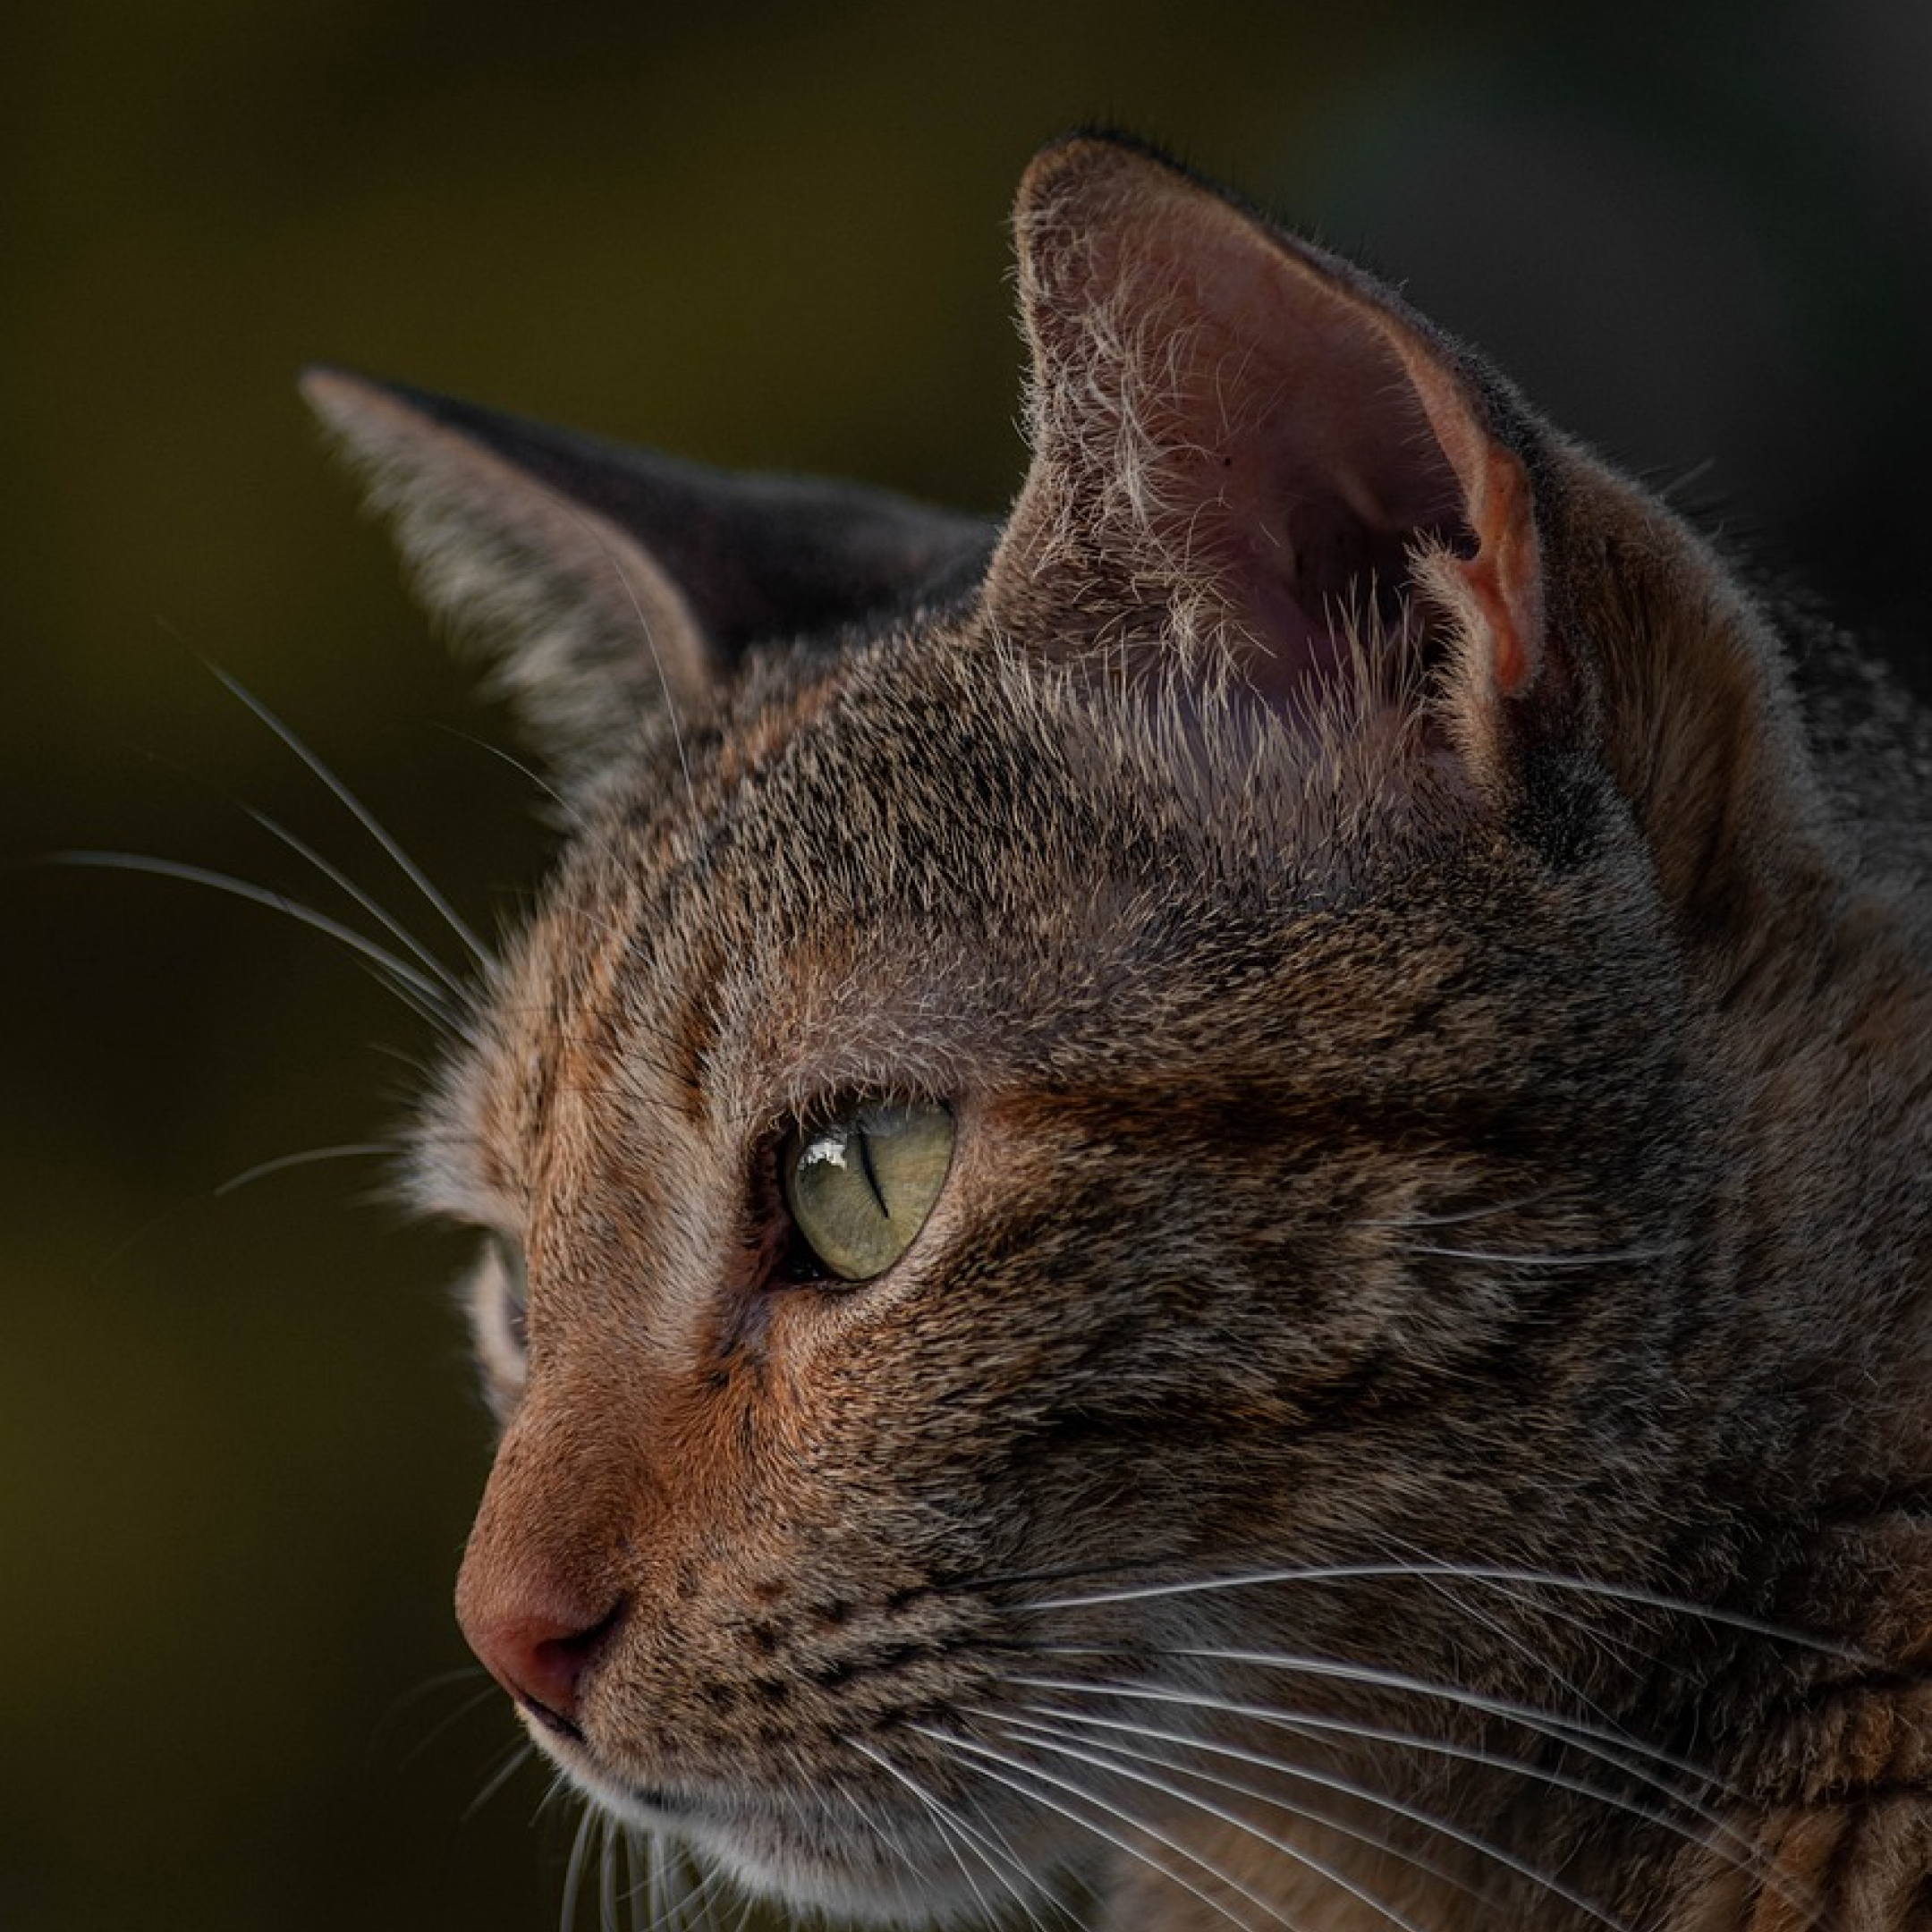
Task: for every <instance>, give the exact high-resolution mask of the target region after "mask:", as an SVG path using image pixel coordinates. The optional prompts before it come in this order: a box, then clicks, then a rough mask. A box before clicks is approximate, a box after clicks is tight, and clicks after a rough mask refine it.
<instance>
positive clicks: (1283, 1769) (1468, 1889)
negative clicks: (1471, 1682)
mask: <svg viewBox="0 0 1932 1932" xmlns="http://www.w3.org/2000/svg"><path fill="white" fill-rule="evenodd" d="M1021 1708H1022V1709H1024V1710H1029V1711H1034V1712H1038V1714H1039V1715H1040V1716H1043V1717H1055V1718H1059V1719H1061V1720H1063V1721H1064V1722H1066V1723H1069V1724H1079V1725H1080V1726H1081V1727H1082V1728H1083V1729H1096V1730H1104V1731H1117V1732H1122V1733H1125V1734H1126V1735H1127V1736H1129V1737H1132V1738H1148V1739H1152V1740H1154V1741H1157V1742H1160V1743H1170V1744H1174V1745H1178V1746H1181V1747H1182V1748H1184V1749H1186V1750H1191V1751H1199V1752H1203V1753H1206V1754H1208V1755H1210V1756H1213V1757H1216V1758H1232V1759H1233V1760H1234V1761H1235V1762H1237V1763H1240V1764H1247V1765H1252V1766H1254V1767H1256V1768H1257V1769H1259V1770H1264V1771H1272V1772H1275V1774H1277V1775H1285V1776H1287V1777H1290V1778H1292V1779H1294V1780H1295V1781H1296V1782H1297V1783H1299V1784H1313V1785H1316V1786H1318V1787H1319V1788H1320V1789H1323V1790H1326V1791H1333V1792H1335V1793H1337V1795H1339V1796H1342V1797H1344V1798H1352V1799H1355V1800H1357V1801H1360V1802H1362V1803H1365V1804H1369V1805H1372V1806H1374V1807H1376V1808H1377V1809H1380V1810H1384V1811H1387V1812H1390V1813H1392V1814H1393V1815H1394V1817H1396V1818H1406V1819H1407V1820H1408V1821H1409V1822H1410V1823H1411V1824H1413V1825H1419V1826H1421V1827H1422V1828H1423V1829H1424V1830H1425V1831H1428V1832H1431V1833H1434V1834H1436V1835H1439V1836H1441V1837H1445V1838H1447V1839H1449V1840H1451V1841H1452V1842H1453V1843H1457V1844H1460V1845H1462V1847H1463V1848H1464V1849H1465V1850H1467V1851H1470V1852H1475V1853H1476V1854H1477V1855H1478V1856H1479V1858H1482V1859H1484V1860H1487V1861H1488V1862H1490V1863H1493V1864H1496V1865H1499V1866H1501V1867H1502V1868H1504V1869H1505V1870H1507V1871H1511V1872H1513V1873H1514V1874H1516V1876H1517V1877H1521V1878H1525V1879H1528V1880H1529V1881H1530V1883H1531V1884H1532V1885H1538V1886H1539V1887H1541V1888H1542V1889H1544V1890H1546V1891H1547V1892H1549V1893H1550V1894H1552V1895H1553V1896H1555V1897H1556V1898H1559V1899H1562V1900H1563V1902H1564V1903H1566V1904H1570V1905H1574V1906H1575V1907H1577V1909H1578V1910H1579V1911H1584V1912H1587V1913H1588V1914H1589V1916H1590V1917H1591V1918H1593V1919H1597V1921H1598V1923H1600V1924H1602V1925H1604V1926H1606V1927H1609V1928H1612V1932H1629V1928H1626V1927H1625V1926H1624V1925H1623V1921H1622V1920H1621V1919H1615V1918H1613V1917H1612V1916H1611V1915H1610V1914H1608V1913H1607V1912H1606V1911H1604V1910H1603V1908H1602V1907H1601V1906H1599V1905H1597V1904H1596V1903H1594V1902H1592V1901H1590V1900H1589V1899H1587V1898H1585V1897H1584V1896H1583V1895H1582V1894H1580V1893H1578V1892H1573V1891H1572V1890H1571V1889H1570V1887H1569V1886H1567V1885H1564V1884H1563V1881H1562V1880H1561V1879H1559V1878H1556V1877H1553V1876H1552V1875H1551V1874H1549V1873H1547V1872H1545V1871H1541V1870H1539V1869H1538V1868H1537V1867H1535V1866H1533V1865H1531V1864H1530V1863H1529V1862H1528V1861H1527V1860H1523V1859H1520V1858H1518V1857H1517V1856H1516V1855H1515V1854H1514V1853H1513V1852H1509V1851H1507V1850H1505V1849H1504V1847H1503V1846H1501V1845H1497V1844H1494V1843H1491V1842H1490V1841H1489V1840H1487V1839H1486V1838H1484V1837H1482V1836H1480V1835H1479V1834H1477V1833H1475V1832H1470V1831H1465V1830H1464V1829H1463V1828H1462V1826H1458V1825H1454V1824H1452V1823H1451V1822H1449V1821H1448V1820H1447V1819H1445V1818H1435V1817H1432V1816H1431V1815H1430V1814H1429V1813H1428V1812H1426V1811H1423V1810H1421V1809H1419V1808H1418V1807H1416V1806H1414V1805H1411V1804H1407V1803H1404V1802H1403V1801H1402V1800H1401V1799H1398V1798H1394V1797H1392V1796H1391V1795H1390V1794H1389V1793H1387V1792H1378V1791H1377V1790H1376V1789H1375V1788H1374V1787H1373V1786H1372V1785H1368V1784H1362V1783H1360V1781H1359V1780H1358V1779H1355V1778H1349V1777H1343V1776H1342V1775H1339V1774H1338V1773H1335V1772H1332V1771H1318V1770H1316V1769H1314V1768H1313V1767H1309V1766H1305V1765H1294V1764H1283V1763H1282V1762H1280V1761H1279V1760H1278V1759H1276V1758H1268V1757H1266V1756H1264V1755H1263V1754H1262V1753H1261V1752H1259V1751H1252V1750H1245V1749H1243V1748H1242V1747H1241V1746H1240V1745H1238V1744H1227V1743H1223V1742H1220V1741H1217V1740H1216V1739H1213V1738H1210V1737H1207V1736H1204V1735H1200V1734H1199V1733H1192V1732H1186V1731H1169V1730H1166V1729H1165V1728H1164V1727H1162V1726H1160V1725H1158V1724H1145V1723H1131V1724H1130V1723H1128V1722H1127V1721H1126V1720H1124V1719H1123V1718H1117V1717H1089V1716H1084V1715H1083V1714H1081V1713H1080V1712H1076V1711H1070V1710H1066V1709H1064V1708H1063V1707H1059V1706H1057V1705H1047V1704H1026V1705H1023V1706H1021ZM985 1715H989V1716H990V1715H996V1714H993V1713H987V1714H985ZM1113 1748H1114V1749H1120V1750H1124V1749H1125V1747H1124V1746H1116V1747H1113ZM1148 1761H1149V1762H1154V1763H1161V1762H1165V1761H1166V1760H1164V1759H1160V1758H1149V1759H1148ZM1177 1768H1185V1769H1186V1770H1187V1771H1188V1773H1189V1775H1191V1776H1195V1777H1201V1778H1206V1779H1208V1781H1209V1782H1210V1783H1213V1784H1221V1785H1224V1786H1225V1787H1226V1788H1227V1789H1230V1790H1232V1791H1234V1792H1239V1793H1241V1795H1243V1796H1245V1797H1250V1798H1256V1799H1259V1800H1260V1801H1262V1802H1263V1803H1266V1804H1275V1805H1279V1806H1281V1807H1282V1808H1283V1809H1287V1810H1291V1811H1293V1812H1294V1813H1295V1814H1296V1815H1297V1816H1299V1817H1304V1818H1314V1819H1316V1820H1317V1821H1318V1822H1319V1823H1323V1824H1327V1825H1329V1826H1332V1827H1333V1828H1335V1829H1345V1830H1347V1831H1349V1832H1350V1833H1351V1834H1352V1835H1353V1836H1356V1837H1359V1838H1361V1839H1362V1840H1363V1842H1364V1843H1369V1844H1372V1845H1374V1846H1375V1847H1376V1848H1377V1850H1380V1851H1385V1852H1393V1853H1395V1854H1396V1855H1398V1856H1401V1857H1404V1858H1407V1859H1409V1860H1410V1861H1411V1863H1413V1864H1415V1865H1417V1866H1418V1867H1419V1868H1420V1869H1423V1870H1426V1871H1428V1873H1429V1874H1430V1876H1431V1877H1438V1878H1442V1879H1445V1880H1446V1881H1447V1882H1448V1883H1449V1884H1451V1885H1454V1886H1455V1887H1456V1888H1457V1889H1458V1890H1459V1891H1462V1892H1464V1893H1466V1894H1469V1895H1470V1897H1472V1898H1475V1899H1478V1900H1481V1899H1482V1898H1483V1896H1484V1894H1482V1893H1481V1892H1480V1891H1479V1890H1478V1888H1477V1887H1476V1886H1474V1885H1470V1883H1469V1881H1468V1880H1466V1879H1464V1878H1462V1877H1458V1876H1457V1875H1456V1874H1455V1873H1453V1872H1451V1871H1447V1870H1445V1869H1444V1868H1441V1867H1440V1866H1436V1865H1433V1864H1429V1863H1427V1862H1426V1861H1424V1860H1419V1859H1417V1858H1416V1857H1415V1856H1414V1854H1413V1853H1411V1852H1407V1851H1405V1850H1403V1849H1402V1847H1400V1846H1398V1845H1396V1844H1395V1843H1393V1842H1392V1841H1390V1840H1388V1839H1386V1838H1381V1837H1374V1836H1371V1835H1369V1834H1367V1833H1363V1832H1361V1831H1360V1830H1359V1829H1357V1828H1356V1827H1354V1826H1340V1825H1338V1824H1337V1823H1336V1821H1335V1820H1334V1819H1332V1818H1327V1817H1326V1816H1325V1815H1323V1814H1320V1813H1317V1812H1313V1811H1306V1810H1302V1809H1301V1808H1300V1807H1298V1806H1294V1805H1291V1804H1289V1803H1288V1802H1287V1801H1286V1800H1284V1799H1282V1798H1279V1797H1276V1796H1275V1795H1273V1794H1271V1793H1269V1792H1263V1791H1261V1790H1259V1789H1258V1788H1257V1787H1256V1786H1254V1785H1252V1784H1244V1783H1242V1782H1241V1781H1240V1780H1239V1779H1229V1778H1224V1777H1219V1776H1216V1775H1214V1774H1212V1773H1210V1772H1208V1771H1204V1770H1201V1769H1200V1768H1199V1767H1194V1766H1188V1767H1177Z"/></svg>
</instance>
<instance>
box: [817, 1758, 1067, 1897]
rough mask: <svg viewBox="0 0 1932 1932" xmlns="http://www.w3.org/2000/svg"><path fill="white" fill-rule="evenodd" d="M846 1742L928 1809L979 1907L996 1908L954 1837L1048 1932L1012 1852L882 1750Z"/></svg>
mask: <svg viewBox="0 0 1932 1932" xmlns="http://www.w3.org/2000/svg"><path fill="white" fill-rule="evenodd" d="M846 1742H847V1743H848V1744H850V1745H851V1747H852V1750H855V1751H857V1752H858V1753H859V1755H860V1757H861V1758H868V1759H869V1760H870V1761H871V1762H872V1763H873V1764H875V1765H877V1767H879V1769H880V1770H882V1771H883V1772H885V1775H887V1776H888V1777H891V1778H894V1779H895V1780H896V1781H897V1782H898V1783H899V1784H902V1785H903V1786H904V1787H905V1789H906V1790H907V1791H909V1792H911V1794H912V1796H913V1797H914V1798H915V1799H917V1800H918V1801H919V1803H920V1804H921V1805H923V1806H924V1807H925V1808H926V1810H927V1811H928V1814H929V1815H930V1816H931V1818H932V1820H933V1823H934V1825H935V1826H936V1827H937V1829H938V1831H939V1834H940V1835H941V1837H943V1838H944V1839H945V1842H946V1845H947V1848H948V1850H950V1851H951V1852H952V1853H953V1860H954V1861H955V1862H956V1863H957V1864H958V1866H959V1868H960V1876H961V1877H962V1878H964V1879H965V1881H966V1885H967V1888H968V1889H969V1890H970V1892H971V1893H972V1895H973V1896H974V1897H975V1898H976V1899H978V1900H979V1904H980V1909H981V1910H982V1911H984V1912H985V1913H986V1914H987V1917H988V1918H989V1919H990V1918H991V1917H992V1916H993V1909H992V1907H991V1906H990V1905H989V1904H988V1903H987V1899H986V1896H985V1894H983V1893H982V1892H981V1891H980V1889H979V1885H977V1884H976V1883H975V1882H974V1880H973V1877H972V1874H971V1872H970V1870H969V1869H968V1868H967V1864H966V1860H965V1859H964V1857H963V1856H962V1854H961V1852H960V1851H959V1849H958V1845H957V1844H955V1843H954V1839H955V1837H956V1838H957V1839H958V1840H959V1842H960V1843H964V1844H965V1845H967V1846H968V1847H970V1850H971V1851H972V1852H974V1853H975V1855H976V1856H977V1857H978V1858H979V1861H980V1862H981V1863H982V1864H983V1865H984V1866H985V1867H986V1868H987V1871H988V1872H989V1873H990V1874H991V1875H992V1877H993V1878H994V1880H995V1882H996V1883H997V1884H998V1885H1000V1886H1002V1887H1003V1888H1004V1890H1005V1891H1006V1892H1007V1893H1009V1894H1011V1895H1012V1897H1013V1902H1014V1903H1015V1904H1017V1905H1018V1906H1019V1907H1020V1909H1021V1911H1023V1912H1025V1914H1026V1915H1027V1920H1028V1922H1029V1923H1030V1924H1031V1925H1034V1926H1037V1927H1040V1932H1046V1928H1044V1926H1041V1922H1040V1918H1039V1915H1038V1913H1037V1912H1036V1911H1034V1910H1033V1907H1032V1903H1031V1902H1030V1897H1029V1894H1030V1892H1031V1890H1032V1884H1033V1881H1032V1875H1031V1874H1030V1872H1028V1870H1027V1869H1026V1868H1025V1867H1024V1866H1023V1865H1021V1864H1020V1863H1019V1861H1018V1860H1015V1859H1014V1858H1013V1855H1012V1853H1011V1852H1007V1851H1005V1850H1004V1849H1003V1848H996V1847H993V1846H990V1845H989V1844H988V1843H987V1837H986V1835H985V1834H984V1833H982V1832H979V1831H978V1830H976V1829H975V1828H974V1827H973V1826H971V1825H970V1824H969V1823H968V1822H967V1820H966V1819H964V1818H962V1817H961V1816H960V1815H959V1813H958V1812H957V1811H955V1810H954V1809H953V1807H952V1806H950V1805H949V1804H947V1803H946V1802H945V1800H944V1799H942V1798H941V1797H940V1796H939V1795H938V1793H937V1792H933V1791H928V1789H927V1787H926V1786H925V1784H922V1783H921V1782H920V1781H919V1779H918V1778H916V1777H914V1776H913V1775H912V1774H911V1772H910V1771H907V1770H904V1769H902V1767H900V1766H898V1765H895V1764H894V1762H893V1761H892V1759H891V1758H888V1757H886V1755H885V1753H884V1752H883V1751H880V1750H874V1749H873V1748H872V1746H871V1745H869V1744H868V1743H866V1742H865V1741H864V1740H863V1739H861V1738H848V1739H847V1740H846ZM996 1860H997V1862H996ZM1002 1864H1004V1865H1006V1866H1009V1867H1011V1868H1012V1870H1011V1872H1008V1871H1003V1870H1002V1869H1001V1868H1000V1867H1001V1865H1002ZM1013 1873H1017V1874H1018V1875H1019V1877H1018V1882H1016V1881H1015V1879H1014V1877H1013V1875H1012V1874H1013Z"/></svg>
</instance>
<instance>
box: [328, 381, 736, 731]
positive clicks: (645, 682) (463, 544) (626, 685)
mask: <svg viewBox="0 0 1932 1932" xmlns="http://www.w3.org/2000/svg"><path fill="white" fill-rule="evenodd" d="M301 387H302V394H303V395H304V397H305V398H306V399H307V401H308V402H309V405H310V406H311V407H312V408H313V409H314V410H315V411H316V413H317V414H318V416H320V417H321V419H322V420H323V421H324V423H326V425H327V427H328V428H329V429H330V430H331V431H332V432H333V433H334V435H335V437H336V439H337V440H338V441H339V442H340V443H341V445H343V448H344V450H345V451H346V452H347V453H348V454H349V455H350V456H351V457H352V459H353V460H354V462H356V463H357V465H358V466H359V467H360V469H361V470H363V471H364V473H365V474H366V476H367V477H368V479H369V496H370V499H371V501H372V502H373V503H374V504H375V505H376V506H377V508H378V509H380V510H381V511H383V512H385V513H387V514H388V515H389V516H391V517H392V518H393V519H394V524H395V528H396V531H397V536H398V538H399V540H400V542H401V544H402V549H403V551H404V554H405V555H407V557H408V558H409V561H410V563H411V565H412V567H413V570H414V572H415V574H416V577H417V580H418V582H419V586H420V589H421V591H422V594H423V596H424V598H425V600H426V601H427V602H428V604H429V605H430V606H431V607H432V608H433V609H435V610H436V611H437V612H439V613H440V614H444V615H445V616H446V617H448V618H450V619H452V620H453V621H454V622H455V623H458V624H459V625H460V626H462V628H463V629H464V630H466V631H474V632H476V633H478V634H479V636H480V637H481V638H482V639H483V640H485V642H486V644H487V647H488V648H490V651H491V654H492V655H493V656H494V657H496V660H497V676H498V680H499V682H501V684H502V685H503V687H504V690H505V691H507V692H508V693H509V694H510V695H511V696H512V698H513V699H515V700H516V701H517V702H518V703H519V705H520V707H521V708H522V709H523V710H524V711H525V712H526V713H527V714H528V715H529V716H530V717H531V718H532V719H533V721H534V722H535V723H536V724H537V725H538V731H539V733H540V734H541V735H542V736H543V737H544V739H545V740H546V741H547V742H549V743H550V744H552V746H553V748H555V747H561V746H567V745H572V744H578V743H591V742H596V741H600V740H602V739H604V738H605V737H606V736H607V735H608V734H609V733H610V731H611V726H612V722H613V711H614V708H624V707H628V708H630V709H631V711H632V713H633V715H634V714H635V712H636V711H637V710H638V709H639V708H644V707H648V706H650V705H653V704H657V703H669V704H672V705H674V706H675V705H682V704H688V703H691V702H692V701H693V700H695V699H698V698H699V696H701V694H702V693H703V692H704V691H706V690H708V688H709V687H710V685H711V683H712V682H713V677H714V671H713V664H712V652H711V648H710V646H709V643H708V640H707V638H706V636H705V633H704V631H703V628H702V627H701V625H700V624H699V620H698V617H697V614H695V612H694V611H693V610H692V608H691V605H690V604H689V602H688V601H687V600H686V599H685V597H684V596H683V595H682V592H681V591H680V590H679V589H678V587H677V586H676V584H674V582H673V581H672V580H671V579H670V577H669V576H667V575H666V574H665V571H664V570H663V569H662V568H661V567H660V565H659V564H658V563H657V560H656V558H655V557H654V556H653V555H651V553H650V552H649V551H648V550H647V549H646V548H645V547H643V546H642V545H641V544H640V543H639V542H638V541H637V540H636V539H635V538H633V537H632V536H631V534H630V532H628V531H627V530H624V529H623V526H622V525H621V524H619V523H617V522H616V521H614V520H613V519H612V518H610V517H608V516H606V515H605V514H603V513H602V512H600V511H599V510H597V509H596V508H594V507H592V506H591V505H590V504H588V503H586V502H585V501H583V500H582V498H581V497H580V496H573V495H572V494H571V493H569V492H568V491H567V490H566V489H565V488H564V487H562V486H561V485H560V484H556V483H552V482H549V481H547V480H546V479H544V478H543V477H542V476H540V475H539V474H538V473H537V472H536V471H535V470H533V469H532V468H530V466H529V465H528V464H527V463H525V462H518V461H516V460H514V459H513V457H512V456H511V455H509V454H507V453H504V452H503V451H502V450H501V449H499V448H497V447H493V446H492V445H491V444H490V443H489V442H487V441H486V440H484V438H483V436H481V435H479V434H477V433H472V432H470V431H469V430H467V429H466V428H464V427H462V422H461V419H455V420H452V419H449V418H448V416H447V415H446V414H445V411H444V408H443V406H442V405H441V404H440V399H432V398H428V397H420V396H418V395H417V394H414V393H413V392H411V391H407V390H402V389H398V388H392V387H389V386H386V385H382V384H378V383H374V382H370V381H369V380H367V379H366V378H364V377H359V376H352V375H350V374H347V373H346V372H344V371H342V370H338V369H311V370H309V371H308V372H307V373H306V374H305V375H304V377H303V378H302V385H301Z"/></svg>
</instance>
